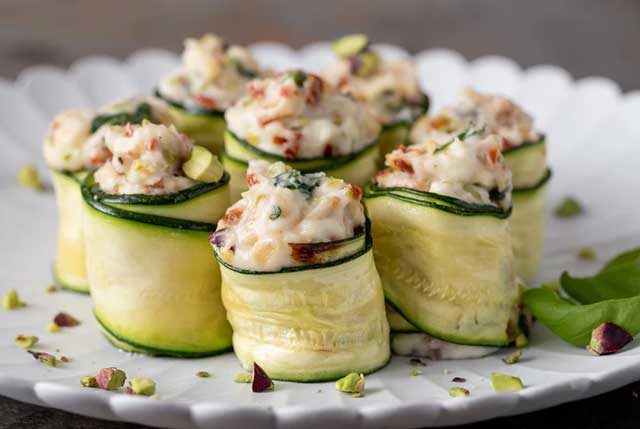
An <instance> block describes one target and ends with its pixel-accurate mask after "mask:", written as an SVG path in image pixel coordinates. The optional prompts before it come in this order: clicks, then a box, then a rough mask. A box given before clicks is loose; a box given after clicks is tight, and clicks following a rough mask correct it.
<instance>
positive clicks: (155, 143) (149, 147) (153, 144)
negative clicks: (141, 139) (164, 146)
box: [147, 139, 160, 150]
mask: <svg viewBox="0 0 640 429" xmlns="http://www.w3.org/2000/svg"><path fill="white" fill-rule="evenodd" d="M159 145H160V142H158V139H152V140H151V141H150V142H149V143H148V144H147V150H155V149H157V148H158V146H159Z"/></svg>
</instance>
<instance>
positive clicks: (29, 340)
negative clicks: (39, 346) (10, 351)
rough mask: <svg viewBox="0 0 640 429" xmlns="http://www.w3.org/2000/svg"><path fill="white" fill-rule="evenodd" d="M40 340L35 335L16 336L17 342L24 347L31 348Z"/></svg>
mask: <svg viewBox="0 0 640 429" xmlns="http://www.w3.org/2000/svg"><path fill="white" fill-rule="evenodd" d="M37 342H38V337H36V336H33V335H18V336H17V337H16V344H17V345H18V346H19V347H22V348H23V349H30V348H31V347H33V346H35V345H36V343H37Z"/></svg>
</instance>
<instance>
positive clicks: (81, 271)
mask: <svg viewBox="0 0 640 429" xmlns="http://www.w3.org/2000/svg"><path fill="white" fill-rule="evenodd" d="M50 172H51V177H52V179H53V187H54V190H55V194H56V206H57V210H58V231H57V252H56V253H57V254H56V260H55V263H54V266H53V277H54V281H55V282H56V283H57V284H58V285H60V287H62V288H63V289H66V290H69V291H72V292H80V293H85V294H87V293H89V280H88V278H87V270H86V267H85V250H84V237H83V230H82V210H83V208H82V206H83V202H82V195H81V191H80V183H81V178H82V177H83V176H84V175H85V174H86V172H84V171H80V172H71V171H59V170H53V169H52V170H50Z"/></svg>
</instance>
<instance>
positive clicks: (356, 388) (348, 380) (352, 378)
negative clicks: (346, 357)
mask: <svg viewBox="0 0 640 429" xmlns="http://www.w3.org/2000/svg"><path fill="white" fill-rule="evenodd" d="M336 390H338V391H339V392H345V393H351V396H353V397H354V398H359V397H361V396H362V394H363V393H364V374H358V373H356V372H352V373H351V374H348V375H346V376H344V377H342V378H341V379H340V380H338V381H336Z"/></svg>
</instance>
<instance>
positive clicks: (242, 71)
mask: <svg viewBox="0 0 640 429" xmlns="http://www.w3.org/2000/svg"><path fill="white" fill-rule="evenodd" d="M229 61H230V62H231V64H233V66H234V67H235V68H236V71H237V72H238V74H239V75H240V76H242V77H243V78H245V79H255V78H256V77H257V76H258V75H257V74H256V72H255V71H253V70H250V69H248V68H247V67H245V65H244V64H243V63H242V61H240V60H239V59H238V58H233V57H229Z"/></svg>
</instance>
